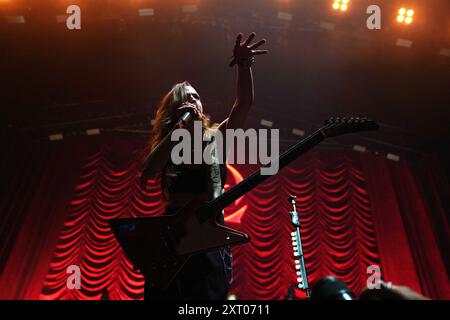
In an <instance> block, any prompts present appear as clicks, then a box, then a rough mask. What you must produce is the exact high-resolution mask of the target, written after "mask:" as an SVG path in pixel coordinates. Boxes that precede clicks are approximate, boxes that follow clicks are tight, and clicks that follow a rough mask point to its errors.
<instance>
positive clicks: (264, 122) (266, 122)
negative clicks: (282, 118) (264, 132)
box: [260, 119, 273, 128]
mask: <svg viewBox="0 0 450 320" xmlns="http://www.w3.org/2000/svg"><path fill="white" fill-rule="evenodd" d="M260 124H261V125H262V126H264V127H269V128H272V127H273V122H272V121H269V120H266V119H261V122H260Z"/></svg>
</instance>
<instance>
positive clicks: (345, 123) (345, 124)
mask: <svg viewBox="0 0 450 320" xmlns="http://www.w3.org/2000/svg"><path fill="white" fill-rule="evenodd" d="M378 128H379V126H378V124H377V123H376V122H375V121H372V120H369V119H367V118H358V117H352V118H330V119H328V120H327V121H325V124H324V126H323V127H322V129H321V131H322V133H323V134H324V135H325V137H335V136H339V135H341V134H346V133H353V132H360V131H369V130H378Z"/></svg>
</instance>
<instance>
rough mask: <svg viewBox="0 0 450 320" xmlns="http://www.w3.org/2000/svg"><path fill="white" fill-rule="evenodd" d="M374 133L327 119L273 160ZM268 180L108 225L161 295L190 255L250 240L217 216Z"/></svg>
mask: <svg viewBox="0 0 450 320" xmlns="http://www.w3.org/2000/svg"><path fill="white" fill-rule="evenodd" d="M376 129H378V125H377V124H376V123H375V122H373V121H371V120H368V119H365V118H348V119H346V118H331V119H329V120H327V121H326V122H325V124H324V126H323V127H321V128H320V129H319V130H317V131H316V132H314V133H313V134H311V135H310V136H308V137H307V138H305V139H304V140H302V141H300V142H298V143H297V144H295V145H294V146H293V147H291V148H290V149H289V150H288V151H286V152H285V153H284V154H283V155H281V157H280V158H279V159H277V160H276V161H278V164H279V169H280V170H281V169H282V168H283V167H285V166H286V165H287V164H289V163H291V162H292V161H293V160H295V159H297V158H298V157H299V156H300V155H301V154H303V153H305V152H307V151H308V150H310V149H312V148H313V147H314V146H316V145H318V144H319V143H320V142H322V141H323V140H324V139H325V138H328V137H333V136H338V135H342V134H346V133H352V132H359V131H367V130H376ZM270 177H271V176H270V175H262V174H261V169H259V170H257V171H255V172H254V173H253V174H251V175H250V176H249V177H247V178H246V179H244V180H242V181H241V182H240V183H239V184H237V185H235V186H234V187H232V188H231V189H229V190H228V191H227V192H225V193H223V194H222V195H221V196H219V197H217V198H215V199H214V200H211V201H209V202H205V200H204V199H203V198H201V197H193V199H192V200H191V201H189V202H187V203H186V204H185V205H184V206H183V207H182V208H181V209H179V210H178V211H177V212H176V213H175V214H173V215H165V216H158V217H142V218H123V219H114V220H110V221H109V225H110V227H111V229H112V231H113V233H114V235H115V236H116V238H117V240H118V242H119V244H120V245H121V247H122V248H123V249H124V251H125V253H126V254H127V256H128V257H129V258H130V260H131V261H132V263H133V265H134V267H135V269H139V270H141V271H142V272H144V273H145V274H146V281H151V283H152V285H153V286H154V287H156V288H160V289H163V290H164V289H167V287H168V286H169V285H170V283H171V282H172V280H173V279H174V278H175V276H176V275H177V274H178V272H179V271H180V270H181V269H182V268H183V265H184V264H185V263H186V262H187V261H188V259H189V258H190V257H191V256H192V255H194V254H196V253H200V252H205V251H208V250H210V249H214V248H219V247H223V246H232V245H237V244H242V243H245V242H248V241H249V237H248V235H247V234H245V233H242V232H239V231H237V230H233V229H230V228H227V227H225V226H222V225H219V224H218V223H217V217H218V215H219V214H222V210H223V209H224V208H225V207H227V206H228V205H230V204H231V203H233V202H234V201H236V200H237V199H239V198H240V197H241V196H243V195H244V194H246V193H247V192H249V191H250V190H252V189H253V188H255V187H256V186H257V185H259V184H260V183H262V182H263V181H265V180H267V179H268V178H270Z"/></svg>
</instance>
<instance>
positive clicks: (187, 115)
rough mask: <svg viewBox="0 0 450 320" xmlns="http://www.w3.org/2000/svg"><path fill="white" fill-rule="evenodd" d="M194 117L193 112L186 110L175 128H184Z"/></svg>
mask: <svg viewBox="0 0 450 320" xmlns="http://www.w3.org/2000/svg"><path fill="white" fill-rule="evenodd" d="M191 119H192V113H191V112H190V111H186V112H185V113H184V114H183V116H182V117H181V118H180V120H178V122H177V124H176V125H175V128H184V127H186V125H187V124H188V123H189V121H191Z"/></svg>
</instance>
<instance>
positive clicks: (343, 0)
mask: <svg viewBox="0 0 450 320" xmlns="http://www.w3.org/2000/svg"><path fill="white" fill-rule="evenodd" d="M349 3H350V0H334V1H333V5H332V7H333V9H334V10H336V11H337V10H340V11H347V9H348V5H349Z"/></svg>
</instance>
